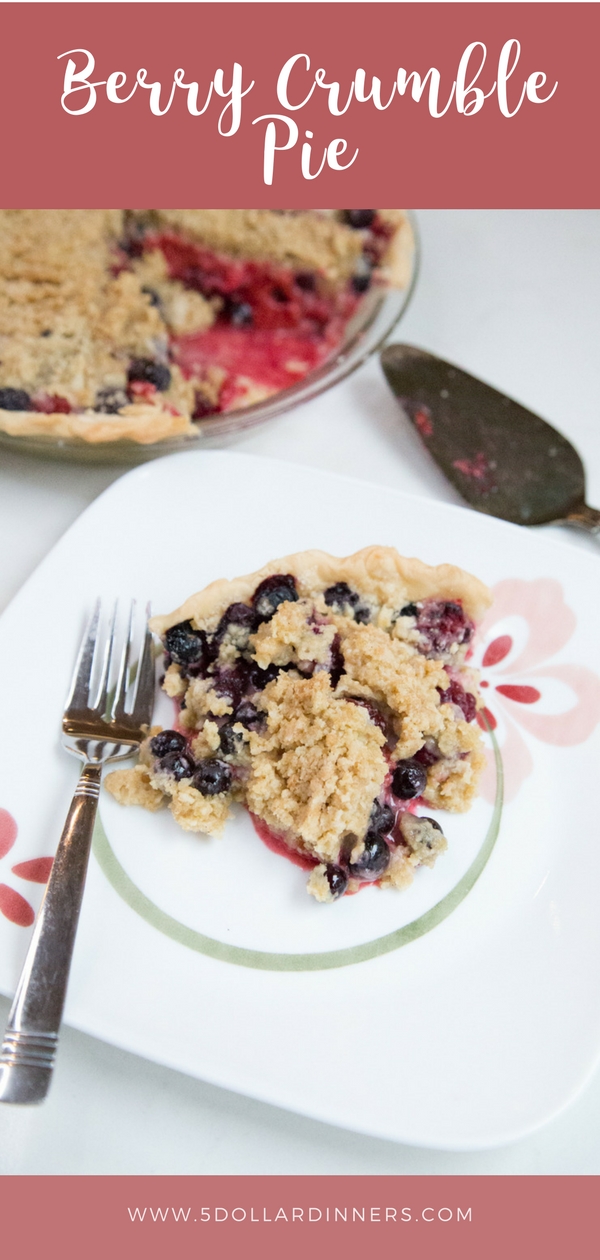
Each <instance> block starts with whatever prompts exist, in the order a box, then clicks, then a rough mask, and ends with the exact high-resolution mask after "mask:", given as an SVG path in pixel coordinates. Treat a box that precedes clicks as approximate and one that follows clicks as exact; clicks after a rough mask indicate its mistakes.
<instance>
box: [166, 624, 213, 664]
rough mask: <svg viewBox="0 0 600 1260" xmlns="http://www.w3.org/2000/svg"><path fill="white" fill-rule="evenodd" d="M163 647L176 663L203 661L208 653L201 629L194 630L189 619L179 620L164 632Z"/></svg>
mask: <svg viewBox="0 0 600 1260" xmlns="http://www.w3.org/2000/svg"><path fill="white" fill-rule="evenodd" d="M164 643H165V649H166V651H167V652H168V653H169V656H170V657H171V660H172V661H175V663H176V664H177V665H192V664H194V665H195V664H198V663H200V662H203V661H204V660H205V659H206V657H207V655H208V653H207V648H208V641H207V638H206V635H205V633H204V631H203V630H194V628H193V626H192V623H191V621H180V622H178V624H177V625H176V626H171V629H170V630H167V633H166V634H165V639H164Z"/></svg>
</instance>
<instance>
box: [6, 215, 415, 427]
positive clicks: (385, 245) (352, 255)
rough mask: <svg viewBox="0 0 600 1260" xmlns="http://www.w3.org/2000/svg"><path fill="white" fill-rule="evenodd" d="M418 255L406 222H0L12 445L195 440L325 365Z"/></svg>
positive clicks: (10, 218) (343, 218)
mask: <svg viewBox="0 0 600 1260" xmlns="http://www.w3.org/2000/svg"><path fill="white" fill-rule="evenodd" d="M411 247H412V236H411V232H410V227H409V225H408V223H407V220H406V218H405V216H404V214H403V213H402V212H401V211H399V210H360V211H357V210H346V211H339V210H336V211H315V210H310V211H279V210H0V429H1V430H3V431H4V432H6V433H8V434H11V435H12V436H25V435H34V436H36V435H37V436H43V435H51V436H53V437H56V438H75V439H83V440H84V441H86V442H92V443H98V442H112V441H117V440H120V439H128V440H133V441H136V442H140V443H142V444H149V443H152V442H156V441H158V440H160V439H162V438H168V437H173V436H176V435H179V434H183V435H185V434H193V433H195V432H196V431H197V430H196V429H195V427H194V426H195V425H197V424H198V423H200V422H202V421H206V420H207V419H209V418H210V417H211V416H213V415H216V414H218V413H220V412H223V411H230V410H235V409H236V408H239V407H244V406H249V405H251V404H253V403H256V402H260V401H262V400H263V399H264V398H267V397H269V396H270V395H271V394H274V393H277V392H278V391H279V390H281V389H284V388H286V387H287V386H290V385H293V384H296V383H297V381H298V380H300V379H302V377H304V376H306V374H307V373H308V372H309V371H311V370H312V369H313V368H315V367H317V366H318V365H319V364H321V363H322V362H323V361H324V360H325V359H326V358H327V356H328V355H329V354H330V353H331V352H332V351H333V350H334V349H335V347H336V346H337V345H338V344H339V342H340V341H341V339H342V336H343V333H344V329H345V327H346V325H347V323H348V320H349V319H350V318H351V317H352V316H353V314H354V313H355V312H356V309H357V307H358V304H359V302H360V301H361V300H362V295H363V294H364V293H365V292H366V290H367V289H368V288H370V286H371V285H372V284H377V285H382V284H383V285H394V286H396V287H404V285H405V284H406V283H407V281H408V270H407V269H408V264H409V259H410V252H411Z"/></svg>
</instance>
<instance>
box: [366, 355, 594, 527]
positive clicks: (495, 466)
mask: <svg viewBox="0 0 600 1260" xmlns="http://www.w3.org/2000/svg"><path fill="white" fill-rule="evenodd" d="M381 364H382V367H383V371H384V373H385V376H386V378H387V381H388V384H389V385H390V387H391V389H392V390H393V392H394V394H395V395H396V397H397V398H398V399H399V401H400V402H401V404H402V407H403V408H404V410H405V411H406V413H407V415H408V416H409V418H410V419H411V421H412V423H413V424H414V426H415V428H416V429H417V431H418V433H419V435H420V437H421V439H422V441H423V442H424V444H425V446H426V447H427V450H428V451H429V452H430V454H431V455H432V456H433V458H434V459H435V461H436V463H437V464H438V465H439V467H440V468H441V469H442V472H444V473H445V474H446V476H447V478H448V480H449V481H451V482H452V484H453V486H454V487H455V488H456V490H458V493H459V494H460V495H462V497H463V499H466V501H467V503H468V504H469V505H470V506H471V507H472V508H475V509H476V511H478V512H486V513H487V515H488V516H499V517H501V518H502V519H503V520H505V521H512V522H513V523H514V524H516V525H547V524H550V523H556V524H571V525H579V526H580V527H581V528H582V529H586V530H588V531H589V532H590V533H592V534H600V511H598V509H597V508H592V507H589V506H588V504H587V503H586V501H585V472H584V468H583V464H582V462H581V459H580V457H579V455H578V454H577V451H576V450H575V447H574V446H572V445H571V443H570V442H569V441H568V440H567V438H566V437H564V436H563V434H562V433H559V432H558V430H557V429H555V428H553V427H552V425H551V424H548V423H547V421H546V420H542V419H541V418H540V416H536V415H535V413H534V412H533V411H528V410H527V408H526V407H522V406H521V404H520V403H517V402H515V401H514V400H513V399H512V398H508V397H507V395H506V394H501V393H500V391H499V390H497V389H493V388H492V386H491V385H486V384H485V383H484V382H483V381H480V380H478V379H477V377H475V376H471V375H470V374H469V373H468V372H464V371H463V370H462V368H458V367H455V366H454V364H452V363H446V362H445V361H444V360H443V359H438V358H437V356H436V355H434V354H429V353H428V352H427V351H425V350H419V349H417V348H416V347H415V346H405V345H392V346H387V347H386V349H385V350H384V351H383V353H382V355H381Z"/></svg>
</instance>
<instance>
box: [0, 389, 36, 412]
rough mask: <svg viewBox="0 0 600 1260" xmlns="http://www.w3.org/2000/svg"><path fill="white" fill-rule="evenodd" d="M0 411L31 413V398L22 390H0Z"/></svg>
mask: <svg viewBox="0 0 600 1260" xmlns="http://www.w3.org/2000/svg"><path fill="white" fill-rule="evenodd" d="M0 410H2V411H31V398H30V397H29V394H27V393H26V392H25V390H24V389H10V387H9V386H7V387H6V389H0Z"/></svg>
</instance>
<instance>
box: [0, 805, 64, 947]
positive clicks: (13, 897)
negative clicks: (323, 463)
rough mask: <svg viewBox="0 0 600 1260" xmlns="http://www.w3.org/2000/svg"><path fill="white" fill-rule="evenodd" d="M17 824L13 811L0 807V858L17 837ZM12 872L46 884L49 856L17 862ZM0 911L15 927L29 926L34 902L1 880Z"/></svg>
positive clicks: (49, 868) (50, 865) (48, 874)
mask: <svg viewBox="0 0 600 1260" xmlns="http://www.w3.org/2000/svg"><path fill="white" fill-rule="evenodd" d="M17 833H18V827H17V824H16V822H15V819H14V818H13V816H12V814H9V812H8V810H7V809H0V862H1V861H3V859H4V858H5V857H7V856H8V854H9V853H10V851H11V849H12V848H13V846H14V844H15V841H16V839H17ZM10 869H11V872H12V874H13V875H16V876H17V878H18V879H25V880H28V882H29V883H32V884H47V883H48V879H49V877H50V871H51V869H52V858H51V857H41V858H31V859H30V860H29V861H28V862H16V863H15V865H14V866H11V868H10ZM0 914H3V915H4V917H5V919H10V922H11V923H16V924H17V927H31V924H32V923H33V920H34V919H35V911H34V909H33V906H31V905H30V904H29V902H28V901H27V899H26V898H25V897H22V896H21V893H20V892H17V890H16V888H11V887H10V885H9V884H3V883H0Z"/></svg>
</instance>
